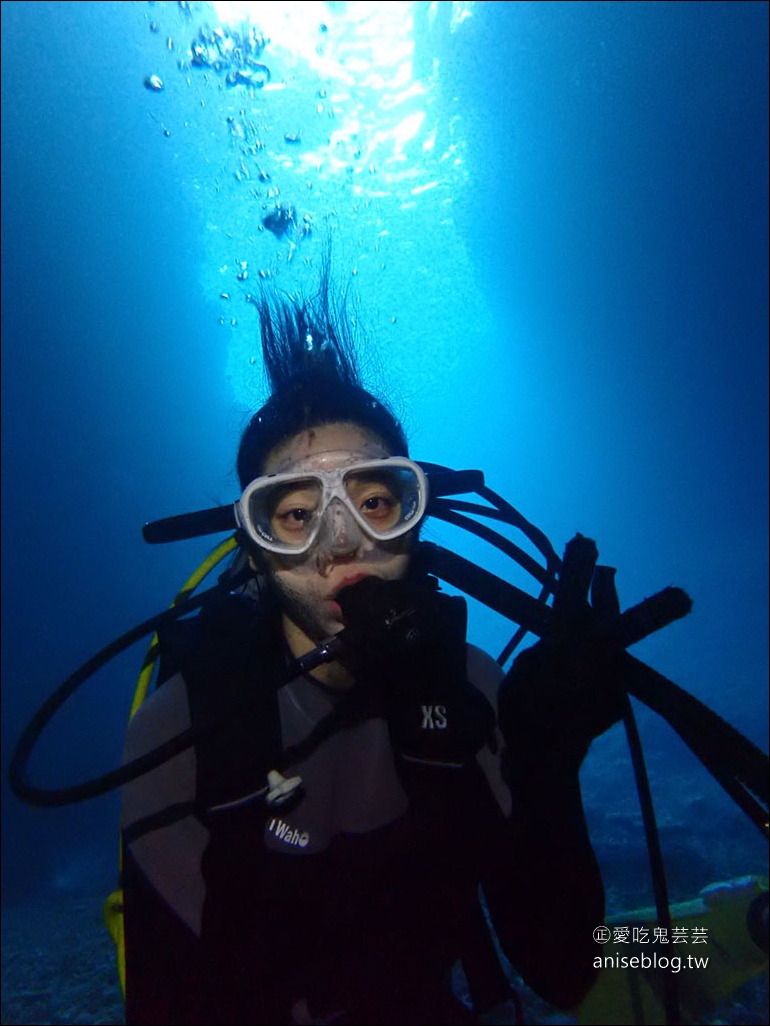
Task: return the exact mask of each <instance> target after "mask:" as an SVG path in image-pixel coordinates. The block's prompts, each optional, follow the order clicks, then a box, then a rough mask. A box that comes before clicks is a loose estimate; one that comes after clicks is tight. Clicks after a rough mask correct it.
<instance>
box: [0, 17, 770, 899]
mask: <svg viewBox="0 0 770 1026" xmlns="http://www.w3.org/2000/svg"><path fill="white" fill-rule="evenodd" d="M216 6H218V7H219V10H216V9H215V7H216ZM224 6H226V5H209V4H198V3H190V4H177V3H155V4H147V3H88V4H84V3H68V2H54V3H34V2H33V3H29V2H24V3H17V2H3V3H2V8H1V9H2V114H3V132H2V173H3V178H2V187H3V197H2V198H3V203H2V233H3V234H2V238H3V252H2V275H3V279H2V284H3V292H2V296H3V303H2V361H3V376H2V388H3V408H2V417H3V421H2V424H3V461H2V473H3V496H2V502H3V620H2V629H3V650H2V660H3V662H2V687H3V723H2V731H3V784H2V786H3V799H4V800H3V803H2V806H3V810H2V815H3V840H2V843H3V858H2V873H3V900H4V902H5V903H6V904H7V905H17V906H18V905H24V903H26V902H31V901H33V900H36V899H39V898H40V897H43V898H45V897H46V896H50V895H57V894H81V893H91V892H98V893H101V892H103V893H105V894H106V893H107V891H109V890H110V889H111V888H112V887H113V886H114V884H115V879H116V854H117V831H116V824H117V802H116V798H115V796H114V795H108V796H104V797H101V798H98V799H96V800H94V801H93V802H90V803H87V804H82V805H77V806H74V807H70V808H65V809H57V810H38V809H30V808H27V807H25V806H23V805H21V804H20V803H19V802H18V801H17V800H16V799H15V798H14V797H13V796H12V795H10V794H9V791H8V785H7V766H8V761H9V758H10V754H11V750H12V747H13V744H14V742H15V740H16V739H17V738H18V736H19V733H20V731H21V730H22V728H23V726H24V724H25V723H26V721H27V720H28V719H29V717H30V716H31V715H32V713H33V712H34V710H35V709H36V708H37V707H38V706H39V704H40V703H41V702H42V701H43V700H44V699H45V698H46V697H47V695H48V694H49V693H50V692H51V691H52V690H53V688H54V687H55V686H56V685H57V684H58V683H59V682H60V681H61V680H63V679H64V677H66V676H67V674H68V673H70V672H71V671H72V670H73V669H75V667H77V666H78V665H79V664H80V663H81V662H83V661H84V660H85V659H86V658H87V657H88V656H90V655H91V654H92V653H93V652H94V651H96V650H97V649H99V648H101V647H102V646H103V645H105V644H106V643H107V642H108V641H110V640H112V638H114V637H115V636H117V635H118V634H120V633H122V632H123V631H124V630H126V629H127V628H129V627H130V626H133V624H134V623H136V622H138V621H140V620H142V619H144V618H146V617H147V616H149V615H150V614H151V613H153V612H155V611H157V610H159V609H161V608H163V606H165V605H166V604H167V603H168V602H169V601H170V600H171V598H172V597H173V595H174V594H175V592H176V590H177V588H178V587H179V586H180V585H181V583H182V582H183V581H184V580H185V579H186V577H187V576H188V574H189V573H190V572H191V570H192V569H193V568H194V567H195V566H196V565H197V564H198V563H199V562H200V560H201V559H202V558H203V556H204V555H205V554H206V553H207V552H208V550H209V548H210V542H207V541H206V539H203V540H198V541H195V542H184V543H177V544H176V545H173V546H166V547H157V548H153V547H149V546H147V545H145V544H144V542H143V541H142V539H141V534H140V527H141V525H142V524H143V523H144V522H145V521H147V520H151V519H154V518H156V517H160V516H165V515H169V514H172V513H178V512H183V511H186V510H190V509H199V508H204V507H207V506H211V505H215V504H217V503H220V502H226V501H230V500H232V499H233V498H234V497H235V496H236V494H237V481H236V477H235V474H234V470H233V465H234V458H235V451H236V448H237V443H238V438H239V433H240V431H241V430H242V427H243V425H244V424H245V421H246V419H247V417H248V413H249V410H250V409H253V407H254V406H255V405H256V404H257V403H259V401H260V400H261V398H263V397H264V389H263V382H262V378H261V375H260V369H259V364H258V361H256V362H255V356H256V355H257V352H258V347H257V334H256V318H255V313H254V307H253V306H252V305H251V304H250V303H249V301H248V296H249V295H250V293H251V291H252V290H253V291H256V287H257V285H258V284H259V282H263V281H268V282H270V281H272V282H273V283H274V284H275V285H276V287H278V288H282V289H286V290H289V291H290V290H292V289H295V288H300V287H308V284H309V283H312V281H313V278H314V275H315V273H316V272H317V270H318V266H319V262H320V255H321V253H322V250H323V246H324V240H326V239H328V238H331V240H332V252H333V259H334V266H335V272H336V276H337V279H338V280H339V281H340V283H341V284H342V285H343V286H345V287H348V288H349V289H350V291H351V296H352V297H353V309H354V311H355V317H356V321H357V326H358V327H359V328H360V330H361V337H362V355H363V358H364V364H365V367H366V370H367V375H368V380H369V382H370V384H371V385H372V387H373V388H374V390H375V391H377V390H379V391H381V392H383V393H385V394H387V395H388V396H390V397H391V398H392V399H393V400H394V402H395V404H396V407H397V409H398V410H399V412H400V413H401V414H402V415H403V418H404V420H405V423H406V426H407V429H408V430H409V433H410V436H411V440H412V454H413V455H414V456H415V457H416V458H418V459H424V460H430V461H434V462H439V463H445V464H447V465H449V466H453V467H458V468H459V467H480V468H481V469H483V470H484V471H485V474H486V478H487V481H488V483H489V484H490V485H491V486H492V487H493V488H495V490H497V491H498V492H500V493H502V494H503V495H505V496H506V498H508V499H509V500H510V501H511V502H513V503H514V504H515V505H516V506H517V507H518V508H519V509H520V510H521V511H522V512H523V513H524V515H525V516H527V517H528V518H530V519H531V520H532V521H534V522H535V523H536V524H537V525H538V527H540V528H541V529H542V530H544V531H545V532H546V534H547V535H548V536H549V538H550V539H551V541H552V542H553V544H554V546H555V547H556V548H557V550H559V551H561V549H562V548H563V545H564V544H565V542H566V541H567V540H568V539H569V538H570V537H571V536H572V535H573V534H574V533H575V532H576V531H581V532H582V533H584V534H586V535H589V536H590V537H593V538H595V539H596V540H597V544H598V546H599V550H600V558H601V561H602V562H605V563H608V564H611V565H613V566H615V567H617V569H618V573H617V583H618V589H619V592H620V598H621V603H622V605H623V607H627V606H630V605H633V604H634V603H636V602H638V601H640V600H641V599H642V598H643V597H645V596H647V595H650V594H652V593H653V592H655V591H658V590H659V589H660V588H662V587H664V586H666V585H668V584H675V585H679V586H681V587H683V588H685V589H686V590H687V591H688V592H689V594H690V595H691V596H692V598H693V601H694V607H693V611H692V613H691V614H690V616H689V617H688V618H687V619H685V620H683V621H681V622H679V623H676V624H674V625H672V626H670V627H668V628H667V629H665V630H664V631H662V632H661V633H660V634H657V635H653V636H652V637H650V638H648V639H647V640H645V641H644V642H642V643H640V644H639V645H638V646H636V648H635V650H634V652H635V654H636V655H638V656H639V658H641V659H644V660H646V661H647V662H649V663H650V664H651V665H652V666H653V667H655V668H656V669H658V670H659V671H660V672H661V673H664V674H666V675H667V676H668V677H670V678H672V679H673V680H675V681H676V682H677V683H679V684H680V685H681V686H683V687H684V688H686V689H687V690H688V691H690V692H691V693H692V694H694V695H696V696H697V697H698V698H700V699H701V700H703V701H704V702H706V703H707V704H708V705H710V706H711V707H712V708H714V709H715V710H716V711H717V712H719V713H720V714H721V715H722V716H724V717H725V718H726V719H727V720H729V721H730V722H731V723H733V724H735V725H736V726H737V727H738V728H739V729H740V730H742V731H744V732H745V733H746V734H747V735H748V736H749V737H750V738H751V739H752V740H753V741H755V742H756V743H757V744H759V745H760V746H761V747H762V748H763V749H764V750H767V745H768V738H767V719H768V718H767V705H768V702H767V695H768V664H767V618H768V596H767V577H768V574H767V571H768V545H767V521H768V501H767V498H768V496H767V466H768V459H767V456H768V454H767V339H768V304H767V280H768V266H767V264H768V246H767V242H768V240H767V224H768V218H767V213H768V211H767V180H768V177H767V160H768V157H767V154H768V137H767V136H768V102H767V101H768V96H767V92H768V84H767V83H768V67H767V5H766V4H764V3H699V2H693V3H656V4H638V3H635V4H630V3H614V2H610V3H550V2H539V3H476V4H472V3H463V4H460V3H454V4H453V3H441V4H426V3H417V4H400V3H393V2H391V3H387V4H384V5H366V4H346V5H339V4H298V5H293V6H296V7H298V8H300V11H299V16H298V17H293V18H292V17H290V15H289V13H285V12H284V10H283V9H284V7H285V8H287V9H288V8H290V7H291V6H292V5H280V4H269V5H260V6H261V8H262V17H263V18H264V19H265V20H267V18H268V14H267V11H268V9H269V10H270V11H273V12H275V11H276V10H279V11H280V12H281V13H280V14H278V15H271V16H270V17H271V19H272V18H273V17H274V20H271V22H270V24H269V25H263V26H261V28H262V31H263V32H264V33H265V35H269V36H270V41H269V42H268V43H267V45H266V46H265V47H264V50H261V49H260V47H259V46H258V45H257V43H258V38H259V37H258V36H253V37H249V36H248V34H247V33H246V31H245V30H244V29H243V28H242V27H239V28H238V29H237V32H238V33H239V35H238V38H237V40H236V43H237V45H238V46H240V56H239V55H237V54H235V53H234V52H233V46H235V45H236V44H235V43H232V40H233V39H234V38H235V37H234V33H235V32H236V29H235V28H233V26H232V25H228V24H227V23H226V22H223V21H222V17H223V11H222V8H223V7H224ZM369 7H373V8H374V9H375V10H374V11H373V12H371V11H369V10H368V8H369ZM218 24H219V25H224V26H225V27H224V28H223V29H222V31H221V32H220V34H219V35H217V34H216V32H215V29H216V26H217V25H218ZM228 40H229V41H230V42H229V43H228ZM249 46H251V48H252V49H251V53H252V56H253V63H252V64H251V65H249V64H247V63H244V59H243V54H244V53H246V52H247V51H248V48H249ZM257 64H263V65H264V66H265V67H266V68H267V69H269V73H270V77H269V81H268V80H267V74H266V73H265V72H263V71H260V70H259V69H257V67H256V65H257ZM233 69H240V77H238V75H236V76H234V77H233V79H232V81H231V82H229V83H228V81H227V76H228V74H230V75H232V73H233ZM244 69H245V70H244ZM246 71H248V74H246ZM151 75H155V76H157V77H158V79H159V80H160V81H161V82H162V85H163V88H162V89H157V88H152V85H153V83H152V82H149V81H148V82H147V84H145V83H146V80H147V79H148V77H149V76H151ZM156 84H157V83H156ZM277 204H281V209H283V210H286V209H288V208H289V207H291V208H293V209H294V211H295V212H296V213H295V216H294V218H293V220H292V223H291V226H290V230H289V231H288V232H287V233H286V234H285V235H281V236H277V235H275V234H273V233H272V232H271V231H270V230H269V229H265V228H264V226H263V225H262V219H263V218H264V216H265V214H266V213H268V212H269V211H270V210H274V209H275V208H276V205H277ZM308 231H309V234H308ZM224 297H227V298H224ZM426 536H427V537H430V538H433V539H434V540H439V541H447V542H448V543H449V544H451V545H457V547H458V548H459V549H460V550H461V551H463V552H464V553H466V554H468V555H472V556H473V557H474V558H476V557H477V556H478V557H479V558H483V559H485V560H486V565H487V566H488V567H489V568H491V569H495V570H496V571H497V572H499V573H502V574H506V573H508V572H509V571H510V567H507V566H506V563H505V561H504V560H502V558H501V557H498V556H497V554H496V553H494V552H493V553H491V554H490V553H482V548H481V546H480V544H471V543H470V542H469V541H468V540H467V539H463V538H462V537H458V536H457V535H453V534H451V532H445V531H444V529H443V528H441V527H438V526H430V527H429V529H428V531H427V535H426ZM517 580H518V578H517ZM471 627H472V635H473V640H475V641H476V642H477V643H480V644H482V645H484V646H485V647H487V648H489V649H490V650H491V651H492V652H493V653H494V654H497V652H498V651H499V650H500V649H501V648H502V645H503V644H504V642H505V640H506V638H507V633H508V631H507V628H506V625H505V624H504V623H501V622H499V620H498V619H496V618H495V617H494V615H493V614H488V613H486V612H485V611H484V610H481V609H478V608H475V607H474V608H473V609H472V610H471ZM142 654H143V653H142V651H141V650H140V649H134V650H133V651H132V652H131V653H129V654H128V655H126V656H124V657H121V658H120V659H119V660H117V661H116V662H115V663H114V664H112V665H111V666H110V667H109V668H107V669H105V670H104V671H102V673H100V674H99V676H98V677H97V678H96V679H95V680H94V681H93V682H92V683H91V684H90V685H88V686H87V687H86V688H85V689H84V690H83V693H82V695H79V696H78V697H77V698H76V699H74V700H73V702H72V703H71V706H72V708H69V706H68V707H67V708H65V710H64V711H63V712H62V713H61V715H60V716H59V717H58V718H57V721H56V722H55V723H54V724H53V725H52V726H51V728H50V730H48V731H47V732H46V733H45V734H44V736H43V742H44V743H43V744H42V746H41V750H40V752H39V753H38V754H36V756H35V758H34V759H33V761H32V770H33V773H34V776H35V779H36V780H39V781H40V782H41V783H45V784H47V785H48V786H52V787H55V786H60V785H63V784H65V783H68V782H74V781H77V780H81V779H84V778H87V777H88V776H90V775H94V774H95V773H96V772H101V771H103V770H105V769H108V768H111V767H112V766H113V765H114V764H115V763H116V762H117V761H118V759H119V756H120V749H121V740H122V734H123V730H124V725H125V720H126V717H127V713H128V707H129V704H130V700H131V694H132V690H133V681H134V679H135V676H136V673H137V672H138V668H139V664H140V662H141V658H142ZM638 715H639V722H640V726H641V730H642V734H643V739H644V741H645V748H646V752H647V756H648V760H649V767H650V773H651V778H652V787H653V797H654V799H655V802H656V811H657V813H658V817H659V822H660V826H661V835H662V843H663V848H664V858H665V860H666V866H667V870H668V872H669V878H670V886H671V890H672V894H673V897H674V898H675V899H684V898H688V897H692V896H694V894H696V893H697V891H698V890H699V889H700V887H702V886H703V885H705V884H707V883H709V882H711V881H712V880H715V879H721V878H725V877H728V876H735V875H741V874H745V873H750V872H763V871H766V845H765V843H764V842H763V840H762V838H761V836H760V835H759V832H758V831H757V830H756V828H755V827H754V826H753V825H751V824H750V823H749V822H748V820H747V819H746V818H745V816H743V814H742V813H740V812H739V811H738V810H737V808H736V807H735V806H734V805H733V804H732V802H731V801H730V800H729V799H728V798H727V797H726V796H725V794H724V793H723V792H722V790H721V789H720V787H719V786H718V785H717V784H716V783H715V782H714V781H713V780H712V778H711V777H709V775H708V774H707V773H706V772H705V770H704V769H703V768H702V767H701V765H700V764H699V763H698V762H697V760H696V759H695V758H694V757H693V756H692V755H691V754H690V753H689V751H688V750H687V749H686V748H685V747H684V746H683V744H682V743H681V741H680V740H679V738H678V737H677V736H676V735H675V734H674V733H673V732H672V731H671V730H670V728H668V726H667V725H665V724H663V723H661V721H660V720H659V719H658V718H657V717H656V716H655V715H654V714H652V713H650V712H649V711H647V710H645V709H644V708H640V709H639V710H638ZM583 780H584V787H585V792H586V804H587V809H588V816H589V820H590V823H591V827H592V831H593V836H594V839H595V842H596V846H597V851H598V854H599V857H600V860H601V862H602V865H603V868H604V871H605V880H606V883H607V887H608V892H609V895H610V899H611V904H613V905H614V907H617V908H627V907H630V906H632V905H635V904H649V903H650V900H651V890H650V885H649V878H648V873H647V870H646V868H645V855H644V850H643V838H642V833H641V827H640V814H639V812H638V803H636V800H635V798H634V792H633V784H632V781H631V774H630V769H629V763H628V756H627V753H626V747H625V742H624V739H623V735H622V731H621V730H620V729H619V728H615V729H614V730H613V731H612V732H610V734H609V735H607V736H606V737H604V738H602V739H601V740H600V741H599V742H597V743H596V744H595V745H594V747H593V749H592V752H591V754H590V756H589V759H588V761H587V763H586V766H585V769H584V777H583Z"/></svg>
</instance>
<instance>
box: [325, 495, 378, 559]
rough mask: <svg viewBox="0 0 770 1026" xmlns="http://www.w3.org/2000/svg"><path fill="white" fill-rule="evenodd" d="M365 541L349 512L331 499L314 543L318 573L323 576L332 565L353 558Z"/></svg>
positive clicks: (337, 500)
mask: <svg viewBox="0 0 770 1026" xmlns="http://www.w3.org/2000/svg"><path fill="white" fill-rule="evenodd" d="M365 541H366V539H365V538H364V535H363V532H362V530H361V528H360V527H359V525H358V524H357V523H356V521H355V519H354V518H353V515H352V513H351V512H350V510H348V509H346V508H345V506H344V504H343V503H341V502H340V501H339V499H337V498H334V499H332V501H331V502H330V503H329V505H328V507H327V509H326V511H325V512H324V514H323V519H322V521H321V529H320V531H319V534H318V539H317V541H316V546H317V549H316V566H317V567H318V570H319V572H320V573H322V574H323V573H325V572H326V570H327V569H328V568H329V567H330V566H331V565H332V564H333V563H336V562H339V561H340V560H345V559H350V558H352V557H354V556H355V555H356V554H357V553H358V551H359V550H360V548H361V546H362V545H363V544H365Z"/></svg>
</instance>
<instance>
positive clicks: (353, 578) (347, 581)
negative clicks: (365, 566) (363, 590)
mask: <svg viewBox="0 0 770 1026" xmlns="http://www.w3.org/2000/svg"><path fill="white" fill-rule="evenodd" d="M369 576H370V575H369V574H364V573H361V574H351V576H350V577H346V578H345V579H344V580H343V581H340V583H339V584H338V585H337V587H336V588H335V589H334V591H333V592H332V594H331V595H330V596H329V598H330V599H332V600H334V599H336V597H337V595H339V593H340V592H341V591H342V589H343V588H348V587H349V586H350V585H351V584H356V583H357V582H358V581H363V579H364V577H369Z"/></svg>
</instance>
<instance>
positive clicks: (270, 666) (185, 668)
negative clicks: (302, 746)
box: [158, 595, 283, 808]
mask: <svg viewBox="0 0 770 1026" xmlns="http://www.w3.org/2000/svg"><path fill="white" fill-rule="evenodd" d="M268 620H270V617H268ZM270 626H271V624H270V623H269V622H266V617H265V610H264V609H262V608H261V607H260V606H259V604H257V603H255V602H253V601H252V600H251V599H249V598H240V597H237V596H234V595H226V596H223V597H222V598H220V599H218V600H217V601H216V602H212V603H211V604H210V605H207V606H206V607H205V608H204V609H203V610H202V611H201V613H200V614H199V615H198V616H197V617H195V618H194V619H192V620H180V621H176V622H173V623H170V624H168V625H167V626H166V627H165V628H163V630H162V631H160V632H159V634H160V644H161V669H160V673H159V678H158V680H159V686H162V684H163V682H164V681H165V680H167V679H168V678H169V677H170V676H172V675H173V674H174V673H177V672H178V673H181V675H182V677H183V678H184V681H185V684H186V687H187V694H188V701H189V707H190V717H191V720H192V726H193V728H194V727H196V726H197V725H198V724H206V723H213V722H221V723H222V728H221V729H218V730H216V731H215V732H214V733H213V734H211V735H210V736H208V737H204V738H203V739H202V740H201V741H200V742H199V743H197V744H196V747H195V755H196V760H197V798H198V802H199V803H200V805H201V806H202V807H204V808H205V807H207V806H209V805H215V804H219V803H222V802H226V801H230V800H233V799H234V798H237V797H239V796H241V795H242V794H245V793H248V791H249V789H256V788H257V787H258V786H260V785H261V782H262V778H263V777H264V766H265V762H266V760H269V759H270V758H272V757H277V756H278V755H279V754H280V751H281V736H280V722H279V717H278V701H277V695H276V688H275V681H276V676H277V673H278V671H279V667H280V666H281V664H282V659H283V657H282V652H281V649H280V646H279V645H278V644H277V641H276V638H277V637H279V634H278V632H276V631H275V630H271V629H270Z"/></svg>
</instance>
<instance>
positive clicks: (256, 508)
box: [235, 456, 428, 556]
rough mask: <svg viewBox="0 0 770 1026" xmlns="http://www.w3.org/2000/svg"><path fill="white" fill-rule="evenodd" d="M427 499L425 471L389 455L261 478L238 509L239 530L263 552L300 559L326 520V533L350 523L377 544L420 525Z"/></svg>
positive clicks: (403, 458) (407, 461)
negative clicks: (343, 523) (264, 550)
mask: <svg viewBox="0 0 770 1026" xmlns="http://www.w3.org/2000/svg"><path fill="white" fill-rule="evenodd" d="M427 501H428V485H427V480H426V477H425V474H424V473H423V471H422V469H421V468H420V467H419V466H418V465H417V464H416V463H413V462H412V461H411V460H408V459H406V458H405V457H403V456H388V457H384V458H382V459H374V460H366V461H363V462H354V463H350V464H348V465H347V466H342V467H337V468H335V469H332V470H307V471H295V472H292V473H286V474H273V475H270V476H267V477H258V478H257V479H256V480H254V481H252V482H251V484H249V485H247V486H246V489H245V490H244V492H243V495H241V498H240V500H239V501H238V502H237V503H236V506H235V511H236V518H237V520H238V524H239V526H240V527H241V528H242V529H243V530H244V531H245V532H246V534H247V535H248V536H249V538H250V539H251V540H252V541H253V542H255V543H256V544H257V545H259V546H260V548H263V549H267V550H268V551H269V552H277V553H280V554H282V555H293V556H298V555H302V553H305V552H307V551H308V549H310V547H311V546H312V545H313V544H314V542H315V541H316V540H317V538H318V536H319V533H320V532H321V529H322V527H323V526H324V525H325V524H327V521H328V522H329V524H327V530H328V529H329V525H330V524H333V523H334V522H335V521H336V522H340V521H341V520H342V521H350V525H351V527H352V526H353V525H355V526H356V527H357V528H358V529H360V531H361V532H362V533H363V534H364V535H365V536H366V537H368V538H370V539H372V540H373V541H375V542H382V541H390V540H392V539H393V538H399V537H400V536H401V535H402V534H406V532H407V531H411V530H412V528H413V527H415V526H416V525H417V524H418V523H419V522H420V520H421V519H422V517H423V515H424V513H425V507H426V504H427ZM333 529H334V530H336V529H335V528H333Z"/></svg>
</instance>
